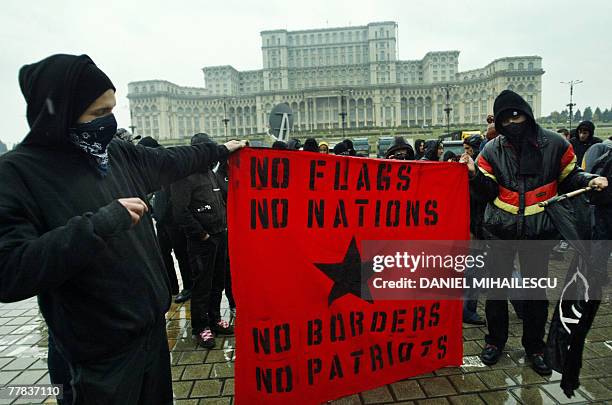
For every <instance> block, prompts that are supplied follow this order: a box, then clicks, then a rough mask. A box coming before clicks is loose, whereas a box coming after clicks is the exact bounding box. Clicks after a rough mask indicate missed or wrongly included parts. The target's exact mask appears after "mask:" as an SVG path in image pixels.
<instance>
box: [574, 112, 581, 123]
mask: <svg viewBox="0 0 612 405" xmlns="http://www.w3.org/2000/svg"><path fill="white" fill-rule="evenodd" d="M574 121H576V122H580V121H582V113H581V112H580V110H576V114H574Z"/></svg>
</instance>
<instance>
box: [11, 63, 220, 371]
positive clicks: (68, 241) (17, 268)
mask: <svg viewBox="0 0 612 405" xmlns="http://www.w3.org/2000/svg"><path fill="white" fill-rule="evenodd" d="M84 61H85V62H86V63H93V62H91V60H90V59H89V58H88V57H86V56H80V57H77V56H65V57H62V58H60V59H56V60H53V59H50V60H44V61H42V62H39V63H41V64H43V65H45V64H50V65H51V66H42V65H41V66H37V67H36V70H37V73H35V74H30V75H28V78H27V79H25V80H26V81H25V82H24V83H22V88H25V89H28V90H26V91H25V92H24V95H26V99H27V100H28V121H29V122H30V124H31V125H32V127H31V131H30V133H29V134H28V135H27V137H26V139H25V141H24V142H22V143H21V144H20V145H18V146H17V147H16V148H15V149H14V150H13V151H11V152H9V153H6V154H5V155H3V156H1V157H0V183H1V184H2V187H0V301H2V302H13V301H19V300H23V299H26V298H29V297H33V296H38V302H39V307H40V310H41V312H42V315H43V317H44V318H45V321H46V323H47V325H48V327H49V331H50V333H51V334H52V335H53V337H54V340H55V343H56V345H57V347H58V350H59V351H60V352H61V353H62V354H63V356H64V357H65V358H66V359H67V360H68V361H69V362H71V363H75V362H76V363H78V362H82V361H89V360H99V359H104V358H108V357H109V356H111V355H113V354H116V353H117V352H118V351H119V350H128V349H129V348H130V347H131V346H132V345H134V344H135V343H137V339H139V338H140V337H142V336H143V335H144V334H145V333H146V331H147V330H149V329H151V328H152V327H153V325H155V324H156V323H158V322H159V321H160V320H162V319H163V317H164V314H165V313H166V312H167V310H168V308H169V306H170V291H169V282H168V278H167V277H168V276H167V273H166V269H165V268H164V264H163V261H162V258H161V256H160V253H159V248H158V245H157V242H156V237H155V233H154V231H153V224H152V221H151V217H150V215H149V214H145V215H144V216H143V218H142V219H141V220H140V222H139V223H138V224H137V225H135V226H132V224H131V218H130V215H129V212H128V211H127V210H126V209H125V208H124V207H123V206H122V205H121V204H120V203H119V202H118V201H117V199H120V198H128V197H139V198H141V199H142V200H143V201H145V200H146V196H147V194H149V193H151V192H154V191H156V190H158V189H159V188H160V187H161V185H162V184H168V183H171V182H173V181H175V180H177V179H179V178H182V177H185V176H187V175H189V174H191V173H193V172H194V171H196V170H199V169H200V168H201V167H207V166H208V165H209V164H210V162H211V161H213V160H217V159H219V157H225V156H226V155H227V154H228V151H227V149H226V148H225V147H214V146H211V145H197V146H184V147H177V148H167V149H150V148H146V147H143V146H136V145H133V144H131V143H128V142H125V141H122V140H119V139H113V140H112V141H111V143H110V144H109V146H108V154H109V159H110V162H111V170H110V171H109V173H108V175H107V176H106V177H104V178H102V177H100V176H98V175H97V173H96V171H95V169H94V168H93V167H92V166H91V165H90V164H88V162H87V159H88V156H87V155H85V154H84V152H82V151H81V150H80V149H78V148H76V147H74V146H73V145H72V144H71V143H70V142H66V141H65V138H68V133H67V132H64V133H63V134H62V131H67V128H68V126H69V125H70V121H71V118H70V116H72V117H74V113H73V115H70V110H71V108H72V106H71V103H72V98H71V97H70V89H71V88H72V86H73V85H74V83H76V81H77V80H78V77H73V75H78V69H77V67H78V65H80V64H81V63H83V62H84ZM50 83H51V84H52V85H51V84H50ZM39 85H40V86H43V87H44V89H42V90H41V89H40V88H39V87H38V86H39ZM25 93H29V95H34V94H36V96H35V97H33V98H31V97H30V96H29V95H28V94H25ZM39 97H42V98H43V100H44V99H49V100H50V102H51V103H52V104H53V109H52V110H51V111H50V109H49V108H48V106H49V103H46V102H44V101H43V102H39V100H38V98H39ZM36 106H38V107H39V108H38V107H36ZM76 114H78V112H77V113H76Z"/></svg>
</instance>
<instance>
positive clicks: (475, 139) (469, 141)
mask: <svg viewBox="0 0 612 405" xmlns="http://www.w3.org/2000/svg"><path fill="white" fill-rule="evenodd" d="M463 143H464V144H465V145H469V146H471V147H472V149H474V152H475V153H476V154H478V152H479V151H480V144H481V143H482V136H480V135H472V136H469V137H467V138H465V139H464V140H463Z"/></svg>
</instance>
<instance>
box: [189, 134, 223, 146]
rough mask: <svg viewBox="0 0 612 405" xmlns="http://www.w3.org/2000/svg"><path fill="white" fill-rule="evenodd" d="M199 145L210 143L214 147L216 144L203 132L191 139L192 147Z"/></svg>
mask: <svg viewBox="0 0 612 405" xmlns="http://www.w3.org/2000/svg"><path fill="white" fill-rule="evenodd" d="M199 143H212V144H215V145H216V144H217V142H215V141H213V140H212V138H211V137H210V136H208V134H205V133H204V132H200V133H197V134H195V135H194V136H192V137H191V144H192V145H197V144H199Z"/></svg>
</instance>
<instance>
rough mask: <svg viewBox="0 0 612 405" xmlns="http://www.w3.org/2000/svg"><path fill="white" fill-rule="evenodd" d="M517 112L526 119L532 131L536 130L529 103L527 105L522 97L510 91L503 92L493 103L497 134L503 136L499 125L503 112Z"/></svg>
mask: <svg viewBox="0 0 612 405" xmlns="http://www.w3.org/2000/svg"><path fill="white" fill-rule="evenodd" d="M510 110H513V111H518V112H521V113H523V114H525V116H526V117H527V121H528V122H529V124H530V126H531V127H532V130H535V129H536V126H537V125H536V122H535V118H534V117H533V111H532V109H531V106H530V105H529V103H527V102H526V101H525V100H524V99H523V97H521V96H519V95H518V94H516V93H515V92H513V91H512V90H504V91H502V92H501V93H500V94H499V96H497V98H496V99H495V103H493V114H494V115H495V130H497V133H498V134H503V133H504V131H503V128H502V125H501V120H502V117H503V115H504V113H505V112H507V111H510Z"/></svg>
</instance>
